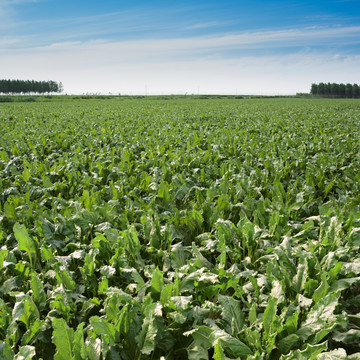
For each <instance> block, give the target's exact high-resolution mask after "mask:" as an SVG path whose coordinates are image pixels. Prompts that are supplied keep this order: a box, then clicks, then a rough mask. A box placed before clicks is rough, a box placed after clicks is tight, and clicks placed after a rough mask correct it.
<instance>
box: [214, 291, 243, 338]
mask: <svg viewBox="0 0 360 360" xmlns="http://www.w3.org/2000/svg"><path fill="white" fill-rule="evenodd" d="M218 300H219V303H220V304H221V306H222V316H223V319H224V320H225V321H226V322H227V323H228V324H229V326H230V328H231V330H232V333H233V336H236V335H237V334H238V333H239V332H240V331H241V330H242V328H243V325H244V314H243V312H242V311H241V306H240V301H238V300H235V299H234V298H233V297H230V296H223V295H219V297H218Z"/></svg>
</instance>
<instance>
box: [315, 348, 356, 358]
mask: <svg viewBox="0 0 360 360" xmlns="http://www.w3.org/2000/svg"><path fill="white" fill-rule="evenodd" d="M350 358H351V356H350V357H347V356H346V351H345V350H344V349H336V350H333V351H328V352H325V353H322V354H319V355H318V356H317V358H316V360H347V359H350Z"/></svg>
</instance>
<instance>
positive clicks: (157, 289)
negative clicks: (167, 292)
mask: <svg viewBox="0 0 360 360" xmlns="http://www.w3.org/2000/svg"><path fill="white" fill-rule="evenodd" d="M163 276H164V274H163V273H162V272H161V271H160V270H159V269H158V268H156V269H155V270H154V271H153V273H152V279H151V294H152V295H153V296H154V297H155V298H156V299H158V297H159V295H160V293H161V291H162V288H163V286H164V280H163Z"/></svg>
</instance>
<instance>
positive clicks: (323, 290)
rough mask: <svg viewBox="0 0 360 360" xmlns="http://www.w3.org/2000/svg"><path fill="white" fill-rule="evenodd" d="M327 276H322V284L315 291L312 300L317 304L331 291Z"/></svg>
mask: <svg viewBox="0 0 360 360" xmlns="http://www.w3.org/2000/svg"><path fill="white" fill-rule="evenodd" d="M326 276H327V274H326V273H325V272H324V273H322V274H321V283H320V285H319V287H318V288H317V289H316V290H315V291H314V294H313V296H312V299H313V300H314V301H315V303H317V302H318V301H319V300H320V299H322V298H323V297H324V296H325V295H327V293H328V291H329V288H330V286H329V284H328V282H327V280H326Z"/></svg>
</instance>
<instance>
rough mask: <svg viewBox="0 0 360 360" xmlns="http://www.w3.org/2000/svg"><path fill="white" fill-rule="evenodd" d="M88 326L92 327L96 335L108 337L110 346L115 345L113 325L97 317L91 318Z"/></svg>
mask: <svg viewBox="0 0 360 360" xmlns="http://www.w3.org/2000/svg"><path fill="white" fill-rule="evenodd" d="M90 325H91V326H92V327H93V329H94V332H95V334H96V335H104V336H108V337H109V340H110V345H114V344H115V342H116V340H115V335H116V329H115V326H114V325H113V324H110V323H109V322H107V321H106V320H105V319H100V318H99V317H98V316H93V317H92V318H91V319H90Z"/></svg>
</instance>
